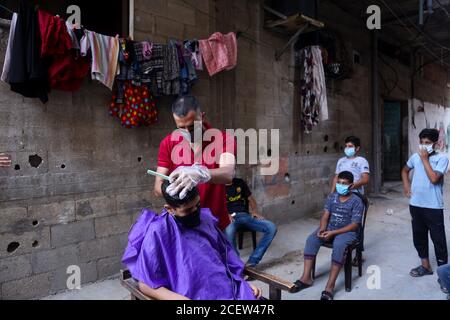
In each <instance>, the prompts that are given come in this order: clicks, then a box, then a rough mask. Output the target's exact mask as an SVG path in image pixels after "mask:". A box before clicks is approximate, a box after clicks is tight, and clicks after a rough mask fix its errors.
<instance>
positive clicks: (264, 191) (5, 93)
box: [0, 0, 442, 299]
mask: <svg viewBox="0 0 450 320" xmlns="http://www.w3.org/2000/svg"><path fill="white" fill-rule="evenodd" d="M135 4H136V9H135V39H136V40H146V39H150V40H152V41H155V42H166V41H167V40H168V39H170V38H205V37H208V36H209V35H210V34H211V33H213V32H215V31H221V32H229V31H237V30H241V31H245V34H246V36H245V37H241V38H239V39H238V66H237V68H236V69H234V70H233V71H228V72H224V73H221V74H218V75H216V76H214V77H209V76H208V75H207V73H206V72H202V73H200V74H199V76H200V80H199V82H198V83H197V84H196V86H195V87H194V92H193V93H194V94H195V95H196V96H197V97H199V99H200V102H201V104H202V106H203V109H204V111H206V113H207V117H208V118H209V120H210V121H211V123H212V124H213V125H215V126H216V127H219V128H242V129H248V128H256V129H271V128H277V129H280V134H281V136H280V142H281V145H280V171H279V173H278V174H277V175H275V176H267V177H263V176H259V175H258V170H259V167H258V166H250V165H242V166H239V167H238V174H239V175H240V176H242V177H244V178H246V179H247V180H248V181H249V183H250V185H251V187H252V189H253V192H254V195H255V196H256V198H257V200H258V203H259V205H260V207H261V208H262V212H263V214H264V215H265V216H267V217H268V218H270V219H273V220H274V221H276V222H277V223H286V222H288V221H289V220H293V219H298V218H301V217H303V216H307V215H310V214H312V213H313V212H315V211H318V210H320V208H321V207H322V206H323V200H324V198H325V196H326V194H327V192H328V188H329V187H328V182H329V180H330V178H331V176H332V175H333V172H334V166H335V163H336V160H337V159H338V158H339V157H340V156H341V155H342V146H343V139H344V138H345V137H346V136H347V135H350V134H356V135H358V136H360V137H361V139H362V142H363V152H362V153H363V155H364V156H366V157H367V158H369V159H370V158H371V154H370V150H371V131H372V125H371V112H370V110H371V109H370V91H369V90H370V76H369V75H370V51H369V49H368V48H369V40H370V37H369V34H368V33H367V32H365V31H364V30H363V29H362V28H361V26H360V24H359V22H358V21H355V20H353V19H351V18H350V17H347V18H346V19H343V18H342V17H343V16H345V13H342V12H340V14H339V15H337V14H335V12H336V11H331V13H330V14H329V15H328V16H327V15H326V12H325V11H323V10H322V11H321V19H322V20H323V21H324V22H325V23H327V24H329V25H332V26H333V27H336V28H337V29H339V30H340V31H341V32H342V34H343V36H344V38H345V41H346V44H347V46H348V50H349V52H351V50H353V49H355V50H358V51H359V52H360V54H361V64H358V65H355V66H354V73H353V76H352V78H351V79H348V80H344V81H329V82H328V83H327V89H328V103H329V117H330V120H329V121H326V122H323V123H321V124H319V126H318V127H317V128H315V129H314V131H313V133H312V134H310V135H305V134H304V133H302V132H301V130H300V115H299V112H300V111H299V106H298V104H299V101H298V91H299V89H298V74H297V71H296V70H295V68H294V64H293V54H292V52H291V51H290V50H288V51H287V52H286V53H285V54H284V55H283V57H282V59H281V61H277V62H276V61H275V59H274V54H275V50H276V49H278V48H281V47H282V46H283V45H284V44H285V43H286V41H287V40H288V39H287V38H283V37H280V36H279V35H276V34H274V33H271V32H268V31H266V30H264V29H263V12H262V9H261V8H260V6H259V4H260V1H257V0H247V1H241V0H232V1H228V0H227V1H225V0H216V1H213V0H186V1H178V0H169V1H165V0H136V1H135ZM335 10H338V9H337V8H335ZM338 16H339V20H336V17H338ZM358 28H359V30H360V31H359V32H358V31H357V30H358ZM7 36H8V30H5V29H2V28H0V64H1V65H3V58H4V53H5V48H6V41H7ZM249 38H250V39H249ZM401 77H402V79H405V77H406V75H403V74H401ZM403 81H406V80H403ZM436 90H438V89H436ZM438 91H439V90H438ZM434 92H436V91H434ZM439 92H442V88H441V89H440V91H439ZM110 95H111V94H110V92H109V90H108V89H106V88H105V87H103V86H102V85H100V84H97V83H94V82H92V81H90V80H86V83H85V85H84V86H83V88H82V89H81V90H80V91H78V92H76V93H73V94H71V93H64V92H58V91H54V92H52V94H51V95H50V102H49V103H48V104H46V105H42V104H41V103H40V102H38V101H36V100H32V99H26V98H22V97H21V96H19V95H17V94H14V93H12V92H10V90H9V87H8V86H7V85H6V84H4V83H0V152H7V153H10V154H11V155H12V160H13V167H12V168H10V169H7V170H0V299H19V298H22V299H23V298H25V299H27V298H37V297H42V296H45V295H48V294H52V293H56V292H59V291H61V290H64V289H66V280H67V277H68V275H67V274H66V270H67V266H69V265H78V266H79V267H80V268H81V281H82V283H88V282H93V281H96V280H100V279H104V278H107V277H109V276H112V275H114V274H116V273H117V272H118V270H119V269H120V267H121V264H120V258H121V255H122V253H123V250H124V247H125V244H126V238H127V232H128V230H129V228H130V226H131V225H132V223H133V221H134V220H135V218H136V216H137V215H138V214H139V212H140V210H141V209H142V208H143V207H150V208H153V209H155V210H159V209H160V207H161V204H162V203H161V200H160V199H156V198H155V197H154V196H153V194H152V185H153V179H152V178H149V177H148V176H146V175H145V169H146V168H149V167H154V166H155V165H156V157H157V152H158V146H159V142H160V141H161V139H162V138H163V137H164V136H165V135H166V134H168V133H169V132H171V130H173V129H174V126H175V125H174V122H173V119H172V116H171V113H170V103H171V102H172V101H173V99H172V98H167V97H166V98H163V99H161V100H160V101H159V103H158V110H159V123H158V124H157V125H155V126H152V127H150V128H139V129H132V130H128V129H124V128H122V127H121V126H120V124H119V123H118V122H117V121H116V120H115V119H113V118H112V117H110V116H109V115H108V110H107V106H108V103H109V100H110ZM30 157H31V158H30ZM32 165H33V166H32ZM17 245H18V246H17ZM8 249H9V250H8ZM9 251H11V252H9Z"/></svg>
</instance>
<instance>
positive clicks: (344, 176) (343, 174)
mask: <svg viewBox="0 0 450 320" xmlns="http://www.w3.org/2000/svg"><path fill="white" fill-rule="evenodd" d="M338 179H344V180H347V181H348V182H350V183H353V174H352V173H351V172H350V171H342V172H341V173H339V174H338Z"/></svg>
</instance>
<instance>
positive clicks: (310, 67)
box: [299, 46, 328, 133]
mask: <svg viewBox="0 0 450 320" xmlns="http://www.w3.org/2000/svg"><path fill="white" fill-rule="evenodd" d="M299 56H300V61H301V62H302V68H301V73H300V93H301V99H300V101H301V123H302V126H303V127H304V131H305V132H306V133H310V132H311V131H312V128H313V127H314V126H316V125H317V124H318V123H319V120H321V121H324V120H327V119H328V103H327V92H326V84H325V74H324V70H323V64H322V53H321V50H320V47H319V46H310V47H305V48H303V49H302V50H301V51H300V55H299Z"/></svg>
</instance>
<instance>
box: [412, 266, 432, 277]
mask: <svg viewBox="0 0 450 320" xmlns="http://www.w3.org/2000/svg"><path fill="white" fill-rule="evenodd" d="M432 274H433V271H431V270H428V269H427V268H425V267H424V266H418V267H417V268H414V269H412V270H411V271H410V272H409V275H410V276H411V277H416V278H417V277H423V276H429V275H432Z"/></svg>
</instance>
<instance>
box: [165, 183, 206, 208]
mask: <svg viewBox="0 0 450 320" xmlns="http://www.w3.org/2000/svg"><path fill="white" fill-rule="evenodd" d="M169 185H170V182H169V181H167V180H164V181H163V183H162V185H161V191H162V194H163V197H164V199H165V200H166V202H167V204H168V205H170V206H171V207H172V208H178V207H181V206H182V205H183V204H185V203H188V202H189V201H192V199H194V198H195V197H196V196H198V195H199V193H198V188H193V189H192V190H190V191H189V192H188V193H187V194H186V196H185V197H184V198H183V199H180V198H179V194H177V195H175V196H171V195H169V194H168V193H167V191H166V189H167V187H168V186H169Z"/></svg>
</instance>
